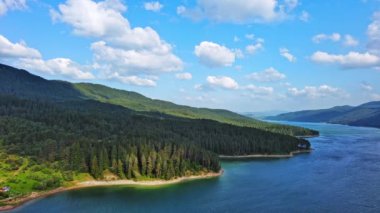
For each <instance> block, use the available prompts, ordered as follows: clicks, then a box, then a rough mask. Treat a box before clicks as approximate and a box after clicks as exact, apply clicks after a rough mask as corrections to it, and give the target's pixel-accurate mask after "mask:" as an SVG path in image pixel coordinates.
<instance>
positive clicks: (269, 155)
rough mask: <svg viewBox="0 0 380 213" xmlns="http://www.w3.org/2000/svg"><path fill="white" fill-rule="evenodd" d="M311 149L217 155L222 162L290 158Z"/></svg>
mask: <svg viewBox="0 0 380 213" xmlns="http://www.w3.org/2000/svg"><path fill="white" fill-rule="evenodd" d="M311 151H312V149H309V150H296V151H293V152H290V153H289V154H277V155H271V154H254V155H236V156H234V155H219V158H220V159H222V160H238V159H254V158H291V157H294V155H297V154H303V153H310V152H311Z"/></svg>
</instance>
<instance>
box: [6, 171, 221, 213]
mask: <svg viewBox="0 0 380 213" xmlns="http://www.w3.org/2000/svg"><path fill="white" fill-rule="evenodd" d="M223 172H224V170H223V169H221V170H220V171H219V172H209V173H204V174H200V175H191V176H185V177H178V178H175V179H171V180H150V181H135V180H111V181H105V180H104V181H103V180H90V181H82V182H77V183H75V184H73V185H72V186H69V187H59V188H56V189H52V190H49V191H44V192H32V193H31V194H30V195H27V196H23V197H15V198H8V199H6V200H3V202H4V203H5V204H6V205H4V206H0V211H9V210H13V209H16V208H18V207H20V206H22V205H23V204H25V203H27V202H29V201H32V200H35V199H39V198H43V197H47V196H51V195H54V194H57V193H62V192H66V191H72V190H79V189H83V188H91V187H106V186H108V187H109V186H145V187H158V186H165V185H171V184H177V183H182V182H186V181H193V180H200V179H210V178H217V177H219V176H221V175H223Z"/></svg>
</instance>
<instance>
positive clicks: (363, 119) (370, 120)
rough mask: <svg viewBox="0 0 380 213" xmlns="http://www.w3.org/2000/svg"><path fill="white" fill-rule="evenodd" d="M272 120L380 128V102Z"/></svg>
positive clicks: (283, 116) (286, 115)
mask: <svg viewBox="0 0 380 213" xmlns="http://www.w3.org/2000/svg"><path fill="white" fill-rule="evenodd" d="M268 119H272V120H288V121H304V122H326V123H333V124H345V125H351V126H367V127H377V128H380V101H374V102H369V103H366V104H362V105H359V106H357V107H352V106H337V107H333V108H330V109H321V110H305V111H299V112H291V113H284V114H280V115H277V116H273V117H268Z"/></svg>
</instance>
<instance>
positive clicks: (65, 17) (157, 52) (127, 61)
mask: <svg viewBox="0 0 380 213" xmlns="http://www.w3.org/2000/svg"><path fill="white" fill-rule="evenodd" d="M154 5H155V4H153V6H154ZM150 6H152V5H150ZM126 10H127V6H126V5H124V4H123V2H122V1H120V0H103V1H92V0H67V1H66V2H65V3H62V4H60V5H59V6H58V10H51V16H52V18H53V20H55V21H59V22H63V23H66V24H69V25H70V26H72V27H73V33H74V34H76V35H80V36H85V37H94V38H96V39H99V40H98V41H96V42H93V44H92V45H91V50H92V51H93V55H94V67H96V68H97V69H99V70H100V71H101V72H102V74H103V75H104V76H105V77H107V76H119V77H118V79H124V80H122V82H127V83H132V82H137V80H138V79H136V78H135V77H140V78H143V75H147V74H153V75H157V74H160V73H165V72H175V71H180V70H182V69H183V62H182V60H181V59H180V58H178V57H177V56H176V55H174V54H173V52H172V46H171V45H170V44H168V43H167V42H166V41H164V40H163V39H161V37H160V36H159V34H158V33H157V32H156V31H155V30H154V29H152V28H151V27H135V28H132V27H131V25H130V23H129V21H128V20H127V19H126V18H125V17H124V16H123V12H125V11H126ZM125 79H127V80H125ZM130 79H132V80H130ZM140 82H141V81H140ZM139 84H141V85H142V84H144V83H137V84H134V85H139ZM148 84H149V83H148Z"/></svg>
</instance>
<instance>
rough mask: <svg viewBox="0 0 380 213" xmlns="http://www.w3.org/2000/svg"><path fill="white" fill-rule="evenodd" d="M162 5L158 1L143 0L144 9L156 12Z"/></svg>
mask: <svg viewBox="0 0 380 213" xmlns="http://www.w3.org/2000/svg"><path fill="white" fill-rule="evenodd" d="M163 7H164V5H162V4H160V2H158V1H151V2H145V3H144V8H145V10H149V11H153V12H158V11H160V10H161V9H162V8H163Z"/></svg>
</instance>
